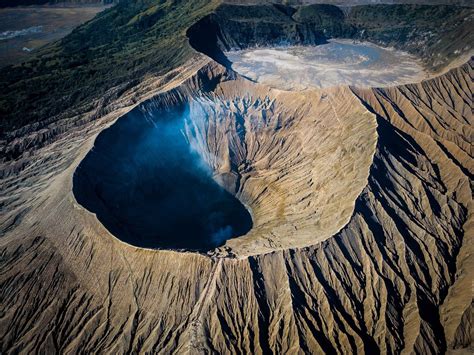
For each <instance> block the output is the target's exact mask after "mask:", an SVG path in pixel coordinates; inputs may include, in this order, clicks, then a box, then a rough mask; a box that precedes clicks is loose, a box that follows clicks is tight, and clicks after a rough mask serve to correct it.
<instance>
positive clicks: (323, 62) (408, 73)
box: [226, 40, 427, 90]
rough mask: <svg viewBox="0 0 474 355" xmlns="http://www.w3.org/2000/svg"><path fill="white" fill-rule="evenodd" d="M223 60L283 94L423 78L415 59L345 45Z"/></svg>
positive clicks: (255, 52)
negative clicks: (287, 91) (313, 88)
mask: <svg viewBox="0 0 474 355" xmlns="http://www.w3.org/2000/svg"><path fill="white" fill-rule="evenodd" d="M226 56H227V58H228V59H229V60H230V61H231V62H232V63H233V64H232V68H233V69H234V70H235V71H237V72H238V73H240V74H242V75H244V76H246V77H248V78H249V79H252V80H254V81H257V82H261V83H264V84H268V85H270V86H272V87H275V88H279V89H285V90H303V89H307V88H311V87H316V88H325V87H331V86H339V85H353V86H359V87H374V86H375V87H383V86H392V85H399V84H407V83H411V82H417V81H421V80H423V79H424V78H426V77H427V73H426V72H425V71H424V69H423V67H422V65H421V63H420V62H419V60H418V59H417V58H415V57H414V56H412V55H410V54H408V53H405V52H401V51H397V50H394V49H386V48H382V47H379V46H376V45H374V44H371V43H353V42H350V41H344V40H332V41H330V42H329V43H328V44H324V45H319V46H291V47H288V46H286V47H273V48H253V49H247V50H240V51H230V52H227V53H226Z"/></svg>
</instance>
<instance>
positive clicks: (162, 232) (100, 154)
mask: <svg viewBox="0 0 474 355" xmlns="http://www.w3.org/2000/svg"><path fill="white" fill-rule="evenodd" d="M188 115H189V111H188V108H187V106H186V105H181V106H180V107H175V108H173V110H164V109H160V110H155V111H154V112H152V113H146V114H145V113H143V112H142V111H140V110H139V109H136V110H134V111H132V112H131V113H129V114H127V115H126V116H124V117H122V118H121V119H119V120H118V121H117V122H116V123H115V124H114V125H113V126H112V127H110V128H109V129H107V130H105V131H104V132H102V133H101V134H100V135H99V136H98V138H97V140H96V142H95V145H94V148H93V149H92V150H91V151H90V152H89V153H88V155H87V156H86V158H85V159H84V160H83V161H82V162H81V164H80V165H79V167H78V169H77V170H76V173H75V175H74V187H73V192H74V195H75V197H76V199H77V201H78V202H79V203H80V204H81V205H82V206H84V207H85V208H86V209H88V210H89V211H91V212H93V213H96V215H97V218H98V219H99V220H100V221H101V222H102V223H103V224H104V226H105V227H106V228H107V229H108V230H109V231H110V232H111V233H112V234H114V235H115V236H116V237H118V238H119V239H120V240H122V241H124V242H127V243H129V244H131V245H134V246H138V247H146V248H160V249H184V250H192V251H201V252H204V251H208V250H210V249H213V248H215V247H218V246H221V245H223V244H224V243H225V241H226V240H227V239H229V238H233V237H237V236H240V235H243V234H245V233H247V232H248V231H249V230H250V229H251V227H252V219H251V217H250V214H249V212H248V211H247V210H246V208H245V207H244V206H243V205H242V204H241V203H240V201H239V200H238V199H237V198H236V197H234V196H233V195H232V194H230V193H229V192H227V191H226V190H224V189H223V188H222V187H221V186H220V185H218V184H217V183H216V182H215V181H214V180H213V178H212V172H211V171H210V170H209V168H208V167H207V166H206V165H205V163H204V162H203V161H202V159H201V158H200V157H199V155H198V154H197V153H196V152H194V151H192V149H191V148H190V145H189V143H188V141H187V139H186V137H185V135H184V133H183V130H184V125H185V121H186V117H187V116H188Z"/></svg>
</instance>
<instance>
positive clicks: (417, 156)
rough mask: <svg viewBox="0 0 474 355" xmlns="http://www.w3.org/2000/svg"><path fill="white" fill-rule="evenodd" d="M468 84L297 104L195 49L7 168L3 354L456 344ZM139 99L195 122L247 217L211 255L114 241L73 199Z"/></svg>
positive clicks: (468, 169)
mask: <svg viewBox="0 0 474 355" xmlns="http://www.w3.org/2000/svg"><path fill="white" fill-rule="evenodd" d="M471 72H472V62H470V63H468V64H465V65H463V66H461V67H459V68H456V69H453V70H451V71H450V72H448V73H446V74H444V75H442V76H440V77H437V78H434V79H431V80H428V81H424V82H422V83H419V84H412V85H405V86H399V87H393V88H386V89H364V90H362V89H357V88H347V87H345V88H344V87H342V88H337V89H331V90H314V91H309V92H307V93H306V94H307V96H302V95H300V94H299V93H290V92H283V91H278V90H273V89H269V88H267V87H265V86H264V85H259V84H253V83H250V82H248V81H246V80H244V79H242V78H239V77H238V76H237V75H235V74H234V73H231V72H229V71H228V70H227V69H225V68H224V67H222V66H220V65H218V64H216V63H213V62H209V61H208V60H207V59H205V58H203V57H200V59H199V60H195V61H193V63H192V65H189V66H186V67H183V68H181V70H179V71H178V73H179V74H178V76H176V77H174V79H173V80H171V81H170V79H169V78H168V79H166V80H165V79H163V80H162V81H154V82H153V85H152V84H149V86H148V87H146V89H147V90H148V91H147V90H145V87H144V88H143V91H140V90H137V91H134V92H129V93H127V95H125V97H128V100H129V101H124V102H122V105H123V106H124V108H123V109H120V110H117V111H114V112H112V113H111V114H110V115H109V116H107V117H106V118H105V119H103V120H101V121H97V122H94V123H89V124H86V125H85V126H84V127H83V128H80V127H78V128H76V129H70V130H69V131H68V132H69V133H68V135H67V136H65V137H64V138H63V139H61V140H59V141H56V143H54V144H53V145H48V146H46V147H45V148H42V149H40V150H38V151H37V152H35V154H34V155H32V156H30V157H25V158H24V159H25V161H24V163H22V162H21V161H20V162H16V163H6V164H4V165H3V166H2V171H3V173H4V179H3V182H2V184H3V185H2V189H3V191H5V192H6V194H5V198H4V200H3V206H4V211H5V214H4V215H3V216H2V225H4V226H5V228H4V236H3V237H2V239H1V240H0V245H1V255H2V257H1V258H0V263H1V267H0V270H1V272H0V295H1V296H0V299H1V302H0V310H1V314H2V317H1V319H0V323H1V326H0V331H1V339H2V341H1V349H2V352H15V351H25V352H29V351H33V350H35V351H38V350H39V351H41V350H43V351H46V352H68V351H72V352H76V351H79V350H80V351H84V352H97V351H102V352H127V351H129V352H138V351H140V352H145V351H150V352H163V353H169V352H191V353H206V352H213V353H214V352H230V353H237V352H251V353H269V352H274V353H281V352H308V353H318V352H326V353H340V352H344V353H347V352H358V353H362V352H367V353H372V352H378V351H380V352H383V353H393V352H395V353H400V352H427V353H439V352H444V351H446V350H448V349H453V348H467V347H469V346H471V344H472V338H471V332H472V328H471V318H470V317H471V313H472V304H471V302H472V294H471V292H470V291H469V288H470V286H469V285H470V282H471V280H472V267H470V266H472V257H470V255H471V252H472V240H471V239H472V235H473V233H472V207H473V206H472V186H471V182H472V174H473V170H474V164H473V159H472V146H471V142H472V136H473V128H472V127H473V122H472V114H471V107H472V80H471ZM150 89H153V90H150ZM145 95H146V96H145ZM145 97H148V98H151V101H149V102H147V103H145V104H143V105H142V106H141V107H142V109H144V110H146V109H147V107H150V105H161V106H170V105H171V106H172V105H174V104H176V102H183V101H187V102H190V104H191V105H192V107H194V110H199V111H200V112H205V113H206V115H205V117H206V118H207V119H206V120H203V121H200V120H190V121H189V122H188V123H189V126H188V129H189V130H188V132H187V135H188V137H189V138H190V140H191V141H192V142H193V144H194V145H195V147H197V149H198V150H199V151H200V153H201V154H202V156H203V157H205V159H207V161H208V162H209V164H210V165H211V166H212V167H213V170H214V171H215V174H216V175H215V177H216V180H217V181H220V183H221V184H223V185H224V186H225V187H226V188H227V189H228V190H229V191H231V192H233V193H234V194H236V195H237V196H238V197H239V198H240V199H241V200H242V201H244V202H245V203H248V204H249V205H251V206H252V208H253V210H254V213H255V216H254V219H255V221H256V223H255V230H254V231H253V232H251V233H250V234H249V235H247V236H245V237H243V238H237V239H233V240H232V242H231V243H230V242H229V244H228V245H227V246H226V247H225V248H222V249H220V250H216V251H215V252H214V254H213V256H211V257H210V256H207V255H200V254H194V253H178V252H173V251H154V250H145V249H139V248H134V247H131V246H129V245H126V244H124V243H122V242H120V241H119V240H117V239H115V238H114V237H113V236H111V235H110V234H109V233H108V232H107V230H106V229H105V228H104V227H103V226H102V225H101V224H100V223H99V222H98V220H97V218H96V217H95V216H94V215H93V214H91V213H89V212H88V211H87V210H85V209H84V208H82V207H81V206H79V205H78V204H77V203H76V201H75V199H74V197H73V195H72V192H71V191H72V176H73V174H74V171H75V169H76V167H77V165H78V164H79V162H80V161H81V160H82V159H83V157H84V156H85V155H86V154H87V152H88V151H89V149H90V148H91V147H92V145H93V141H94V139H95V137H96V136H97V134H99V132H100V131H102V130H103V129H104V128H105V127H106V126H107V125H108V124H110V123H111V122H113V120H114V119H115V118H117V117H118V116H119V115H121V114H123V113H124V112H126V110H128V109H129V108H130V107H132V106H133V105H135V104H134V103H133V101H132V99H133V100H137V99H138V98H139V100H138V101H141V100H143V99H144V98H145ZM198 97H201V98H200V99H196V98H198ZM307 98H311V100H310V103H308V101H306V99H307ZM211 153H212V154H211ZM331 157H333V158H331ZM305 162H306V163H305ZM324 162H326V164H325V163H324ZM328 162H329V163H328ZM22 164H24V165H25V166H26V168H22V166H23V165H22ZM331 176H332V177H334V178H330V177H331ZM336 177H337V178H336ZM328 211H329V212H330V213H329V212H328ZM326 213H329V214H326ZM330 215H332V216H333V219H332V220H331V218H330ZM314 216H317V218H315V217H314ZM310 217H311V218H310ZM331 221H332V223H331ZM252 233H253V234H252ZM267 237H268V238H267ZM272 238H273V239H272ZM278 243H280V244H278ZM302 246H304V247H302ZM259 248H261V249H259ZM233 254H235V256H237V258H228V257H227V256H229V255H233ZM249 255H250V256H249Z"/></svg>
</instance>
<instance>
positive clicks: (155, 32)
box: [0, 0, 216, 133]
mask: <svg viewBox="0 0 474 355" xmlns="http://www.w3.org/2000/svg"><path fill="white" fill-rule="evenodd" d="M215 6H216V4H215V3H214V2H212V1H209V0H193V1H187V0H138V1H130V0H129V1H122V2H120V3H119V4H118V5H116V6H114V7H113V8H110V9H108V10H105V11H103V12H102V13H100V14H99V15H98V16H97V17H95V18H94V19H92V20H91V21H89V22H87V23H86V24H84V25H82V26H80V27H79V28H77V29H75V30H74V31H73V32H72V33H71V34H70V35H68V36H67V37H65V38H63V39H62V40H60V41H59V42H56V43H54V44H51V45H49V46H47V47H45V48H44V49H42V50H40V51H38V53H37V55H36V57H34V58H33V59H31V60H30V61H28V62H26V63H23V64H21V65H17V66H13V67H5V68H2V69H1V70H0V117H1V122H0V124H1V131H2V132H4V133H5V132H6V131H9V130H12V129H15V128H19V127H21V126H23V125H25V124H27V123H31V122H43V123H46V122H49V121H50V120H54V119H57V118H59V117H60V115H65V114H67V113H69V114H70V113H71V109H76V113H79V112H81V111H87V110H89V109H90V107H88V103H90V102H91V100H92V99H95V98H99V97H103V96H104V95H105V94H106V91H107V90H108V89H110V88H112V87H117V86H119V87H121V88H122V90H125V89H126V88H127V87H131V86H133V85H134V84H136V83H137V82H138V81H139V80H140V78H142V77H143V76H144V75H145V74H147V73H153V74H162V73H165V72H167V71H169V69H170V68H173V67H176V66H178V65H180V64H182V63H184V62H185V61H186V60H187V59H189V58H190V56H191V54H192V50H191V48H190V47H189V45H188V42H187V38H186V29H187V28H188V27H189V26H191V25H192V24H193V23H194V22H196V21H197V20H198V19H199V18H200V17H202V16H205V15H206V14H208V13H209V12H211V11H212V9H213V8H214V7H215ZM105 99H106V100H107V98H105ZM109 99H110V98H109ZM78 111H79V112H78Z"/></svg>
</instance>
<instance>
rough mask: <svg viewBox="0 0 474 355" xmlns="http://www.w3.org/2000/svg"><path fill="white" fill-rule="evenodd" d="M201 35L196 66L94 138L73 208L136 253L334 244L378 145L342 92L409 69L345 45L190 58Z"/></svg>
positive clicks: (397, 59) (403, 56)
mask: <svg viewBox="0 0 474 355" xmlns="http://www.w3.org/2000/svg"><path fill="white" fill-rule="evenodd" d="M200 28H201V27H199V24H197V25H195V26H194V27H193V28H191V29H190V30H189V31H188V36H189V38H190V43H191V44H194V45H195V48H196V50H198V51H203V53H204V54H206V55H208V56H209V57H210V62H209V64H208V65H207V66H206V67H204V68H202V69H201V70H200V71H199V72H198V73H197V74H196V76H195V77H194V78H192V79H190V80H188V81H187V82H185V83H183V84H182V85H181V86H180V87H179V88H176V89H174V90H173V91H172V92H171V93H164V94H161V95H158V96H157V97H154V98H152V99H150V100H148V101H146V102H144V103H143V104H141V105H140V106H139V107H137V108H136V109H134V110H133V111H132V112H130V113H128V114H126V115H125V116H124V117H122V118H120V119H119V120H118V121H117V122H116V123H115V124H114V125H113V126H112V127H111V128H109V129H107V130H106V131H104V132H103V133H101V134H100V135H99V137H98V138H97V141H96V142H95V146H94V148H93V149H92V151H91V152H90V153H89V154H88V155H87V157H86V158H85V160H84V161H83V162H82V163H81V164H80V165H79V167H78V169H77V171H76V173H75V176H74V194H75V196H76V199H77V201H78V202H79V203H80V204H81V205H83V206H84V207H85V208H87V209H88V210H89V211H91V212H93V213H96V215H97V218H98V219H99V220H100V221H101V222H102V223H103V224H104V226H106V228H107V229H108V230H109V231H110V232H111V233H112V234H113V235H115V236H116V237H118V238H119V239H121V240H122V241H125V242H127V243H129V244H131V245H134V246H138V247H146V248H158V249H177V250H188V251H198V252H208V253H209V254H212V255H214V254H216V253H218V254H220V255H230V256H236V255H238V256H240V257H243V256H247V255H254V254H259V253H267V252H271V251H273V250H278V249H285V248H292V247H305V246H309V245H314V244H316V243H318V242H320V241H323V240H325V239H327V238H329V237H330V236H332V235H334V234H336V233H337V232H338V231H339V230H341V228H343V227H344V225H346V224H347V223H348V221H349V220H350V217H351V216H352V214H353V212H354V206H355V201H356V198H357V197H358V196H359V195H360V194H361V192H362V190H363V189H364V187H365V186H366V184H367V179H368V176H369V170H370V168H371V164H372V160H373V155H374V153H375V148H376V143H377V121H376V115H374V113H373V112H370V111H368V110H367V109H366V107H364V104H363V102H362V101H361V100H360V99H359V98H358V97H357V95H355V94H354V90H353V89H352V87H355V86H362V87H364V86H365V87H367V86H371V85H379V86H390V85H392V86H393V85H395V84H400V83H406V82H410V81H416V80H421V79H422V78H426V76H427V75H428V74H427V71H425V69H424V68H423V66H422V64H421V61H420V60H418V59H416V58H415V57H413V56H412V55H409V54H408V53H405V52H401V51H397V50H395V49H384V48H382V47H379V46H377V45H374V44H371V43H368V42H361V43H358V42H353V41H352V42H351V41H348V40H333V41H330V42H325V43H320V42H319V41H317V40H316V41H313V42H311V43H303V44H301V43H299V42H298V41H296V42H295V43H294V45H293V44H291V43H290V44H289V45H286V46H281V45H278V42H272V41H270V42H269V43H268V45H267V46H263V47H262V46H261V45H258V46H252V47H250V45H251V44H252V43H240V44H239V48H240V49H237V50H236V49H235V48H233V49H232V48H230V46H224V45H222V44H219V43H220V42H219V41H218V40H216V41H215V42H212V41H211V42H206V47H205V48H202V47H201V46H200V43H197V42H196V38H201V35H202V34H201V31H200ZM193 31H197V33H195V32H193ZM212 44H213V46H212ZM212 57H214V58H215V59H216V60H217V61H214V60H212V59H211V58H212ZM170 98H171V99H170ZM221 247H222V248H221ZM215 248H218V249H215Z"/></svg>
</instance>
